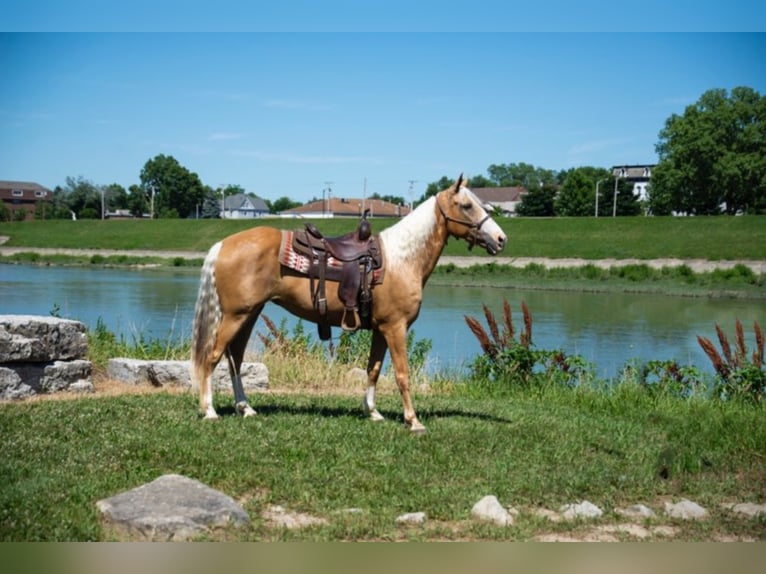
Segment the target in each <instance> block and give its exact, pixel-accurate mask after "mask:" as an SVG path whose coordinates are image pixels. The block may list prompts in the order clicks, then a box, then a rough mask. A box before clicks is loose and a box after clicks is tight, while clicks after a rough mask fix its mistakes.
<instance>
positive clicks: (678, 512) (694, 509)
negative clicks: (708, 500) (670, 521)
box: [665, 499, 708, 520]
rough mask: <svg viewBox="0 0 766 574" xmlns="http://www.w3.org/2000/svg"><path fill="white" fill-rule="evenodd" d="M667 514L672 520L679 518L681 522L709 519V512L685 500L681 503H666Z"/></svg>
mask: <svg viewBox="0 0 766 574" xmlns="http://www.w3.org/2000/svg"><path fill="white" fill-rule="evenodd" d="M665 514H667V515H668V516H670V517H671V518H678V519H680V520H703V519H705V518H707V515H708V513H707V510H705V509H704V508H702V507H701V506H700V505H699V504H697V503H696V502H692V501H691V500H686V499H683V500H681V502H677V503H675V504H674V503H672V502H666V503H665Z"/></svg>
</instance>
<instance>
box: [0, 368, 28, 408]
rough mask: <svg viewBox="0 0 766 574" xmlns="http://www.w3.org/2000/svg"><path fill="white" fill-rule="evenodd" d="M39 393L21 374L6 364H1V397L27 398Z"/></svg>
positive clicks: (7, 398) (5, 398) (12, 398)
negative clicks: (23, 379)
mask: <svg viewBox="0 0 766 574" xmlns="http://www.w3.org/2000/svg"><path fill="white" fill-rule="evenodd" d="M35 394H37V393H36V392H35V390H34V389H33V388H32V387H30V386H29V385H28V384H26V383H25V382H24V381H22V380H21V377H20V376H19V374H18V373H17V372H16V371H14V370H13V369H10V368H8V367H5V366H0V399H2V400H4V401H7V400H18V399H26V398H27V397H31V396H33V395H35Z"/></svg>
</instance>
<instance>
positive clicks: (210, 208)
mask: <svg viewBox="0 0 766 574" xmlns="http://www.w3.org/2000/svg"><path fill="white" fill-rule="evenodd" d="M200 217H201V218H202V219H218V218H219V217H221V200H220V199H219V194H218V192H216V191H214V190H213V189H211V188H210V187H208V188H207V189H206V190H205V198H204V199H203V201H202V210H201V211H200Z"/></svg>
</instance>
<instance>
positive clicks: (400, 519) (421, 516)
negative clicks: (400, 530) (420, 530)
mask: <svg viewBox="0 0 766 574" xmlns="http://www.w3.org/2000/svg"><path fill="white" fill-rule="evenodd" d="M425 521H426V513H425V512H408V513H407V514H402V515H401V516H397V517H396V522H397V524H423V523H424V522H425Z"/></svg>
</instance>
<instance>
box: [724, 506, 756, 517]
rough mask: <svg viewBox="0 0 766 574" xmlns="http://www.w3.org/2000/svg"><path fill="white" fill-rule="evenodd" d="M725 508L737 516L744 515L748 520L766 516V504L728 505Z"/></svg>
mask: <svg viewBox="0 0 766 574" xmlns="http://www.w3.org/2000/svg"><path fill="white" fill-rule="evenodd" d="M725 508H727V509H728V510H731V511H732V512H734V513H736V514H742V515H743V516H747V517H748V518H758V517H759V516H766V504H755V503H753V502H740V503H739V504H730V505H726V506H725Z"/></svg>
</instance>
